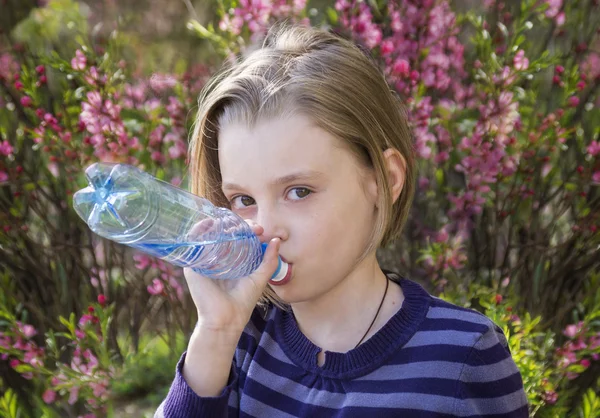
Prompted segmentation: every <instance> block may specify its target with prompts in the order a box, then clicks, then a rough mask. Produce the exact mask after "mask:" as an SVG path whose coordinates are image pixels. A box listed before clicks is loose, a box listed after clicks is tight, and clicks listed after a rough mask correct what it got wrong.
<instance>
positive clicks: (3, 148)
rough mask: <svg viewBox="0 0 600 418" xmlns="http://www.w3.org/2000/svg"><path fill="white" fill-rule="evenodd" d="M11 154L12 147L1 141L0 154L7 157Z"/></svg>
mask: <svg viewBox="0 0 600 418" xmlns="http://www.w3.org/2000/svg"><path fill="white" fill-rule="evenodd" d="M12 152H13V147H12V145H10V144H9V143H8V141H6V140H5V141H3V142H1V143H0V154H3V155H6V156H9V155H10V154H12Z"/></svg>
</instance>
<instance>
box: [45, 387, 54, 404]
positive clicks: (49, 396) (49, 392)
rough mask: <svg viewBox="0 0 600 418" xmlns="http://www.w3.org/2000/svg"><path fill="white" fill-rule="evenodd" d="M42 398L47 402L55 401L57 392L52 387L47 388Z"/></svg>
mask: <svg viewBox="0 0 600 418" xmlns="http://www.w3.org/2000/svg"><path fill="white" fill-rule="evenodd" d="M42 399H43V400H44V402H46V403H47V404H51V403H52V402H54V400H55V399H56V392H54V391H53V390H51V389H46V391H45V392H44V394H43V395H42Z"/></svg>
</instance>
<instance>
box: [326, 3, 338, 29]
mask: <svg viewBox="0 0 600 418" xmlns="http://www.w3.org/2000/svg"><path fill="white" fill-rule="evenodd" d="M326 13H327V19H328V20H329V23H331V24H332V25H336V24H337V22H338V15H337V12H336V11H335V9H334V8H333V7H328V8H327V12H326Z"/></svg>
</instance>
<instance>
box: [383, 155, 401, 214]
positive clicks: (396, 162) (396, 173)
mask: <svg viewBox="0 0 600 418" xmlns="http://www.w3.org/2000/svg"><path fill="white" fill-rule="evenodd" d="M383 158H384V160H385V165H386V168H387V174H388V183H389V186H390V193H391V194H392V204H393V203H395V202H396V200H398V197H400V193H401V192H402V189H403V188H404V181H405V179H406V160H405V159H404V156H403V155H402V154H401V153H400V151H398V150H397V149H395V148H388V149H386V150H385V151H384V152H383Z"/></svg>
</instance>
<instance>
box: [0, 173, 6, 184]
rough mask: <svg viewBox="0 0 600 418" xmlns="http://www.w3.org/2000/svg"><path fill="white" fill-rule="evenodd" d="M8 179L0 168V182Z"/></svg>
mask: <svg viewBox="0 0 600 418" xmlns="http://www.w3.org/2000/svg"><path fill="white" fill-rule="evenodd" d="M6 181H8V174H7V173H6V172H5V171H2V170H0V183H4V182H6Z"/></svg>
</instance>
